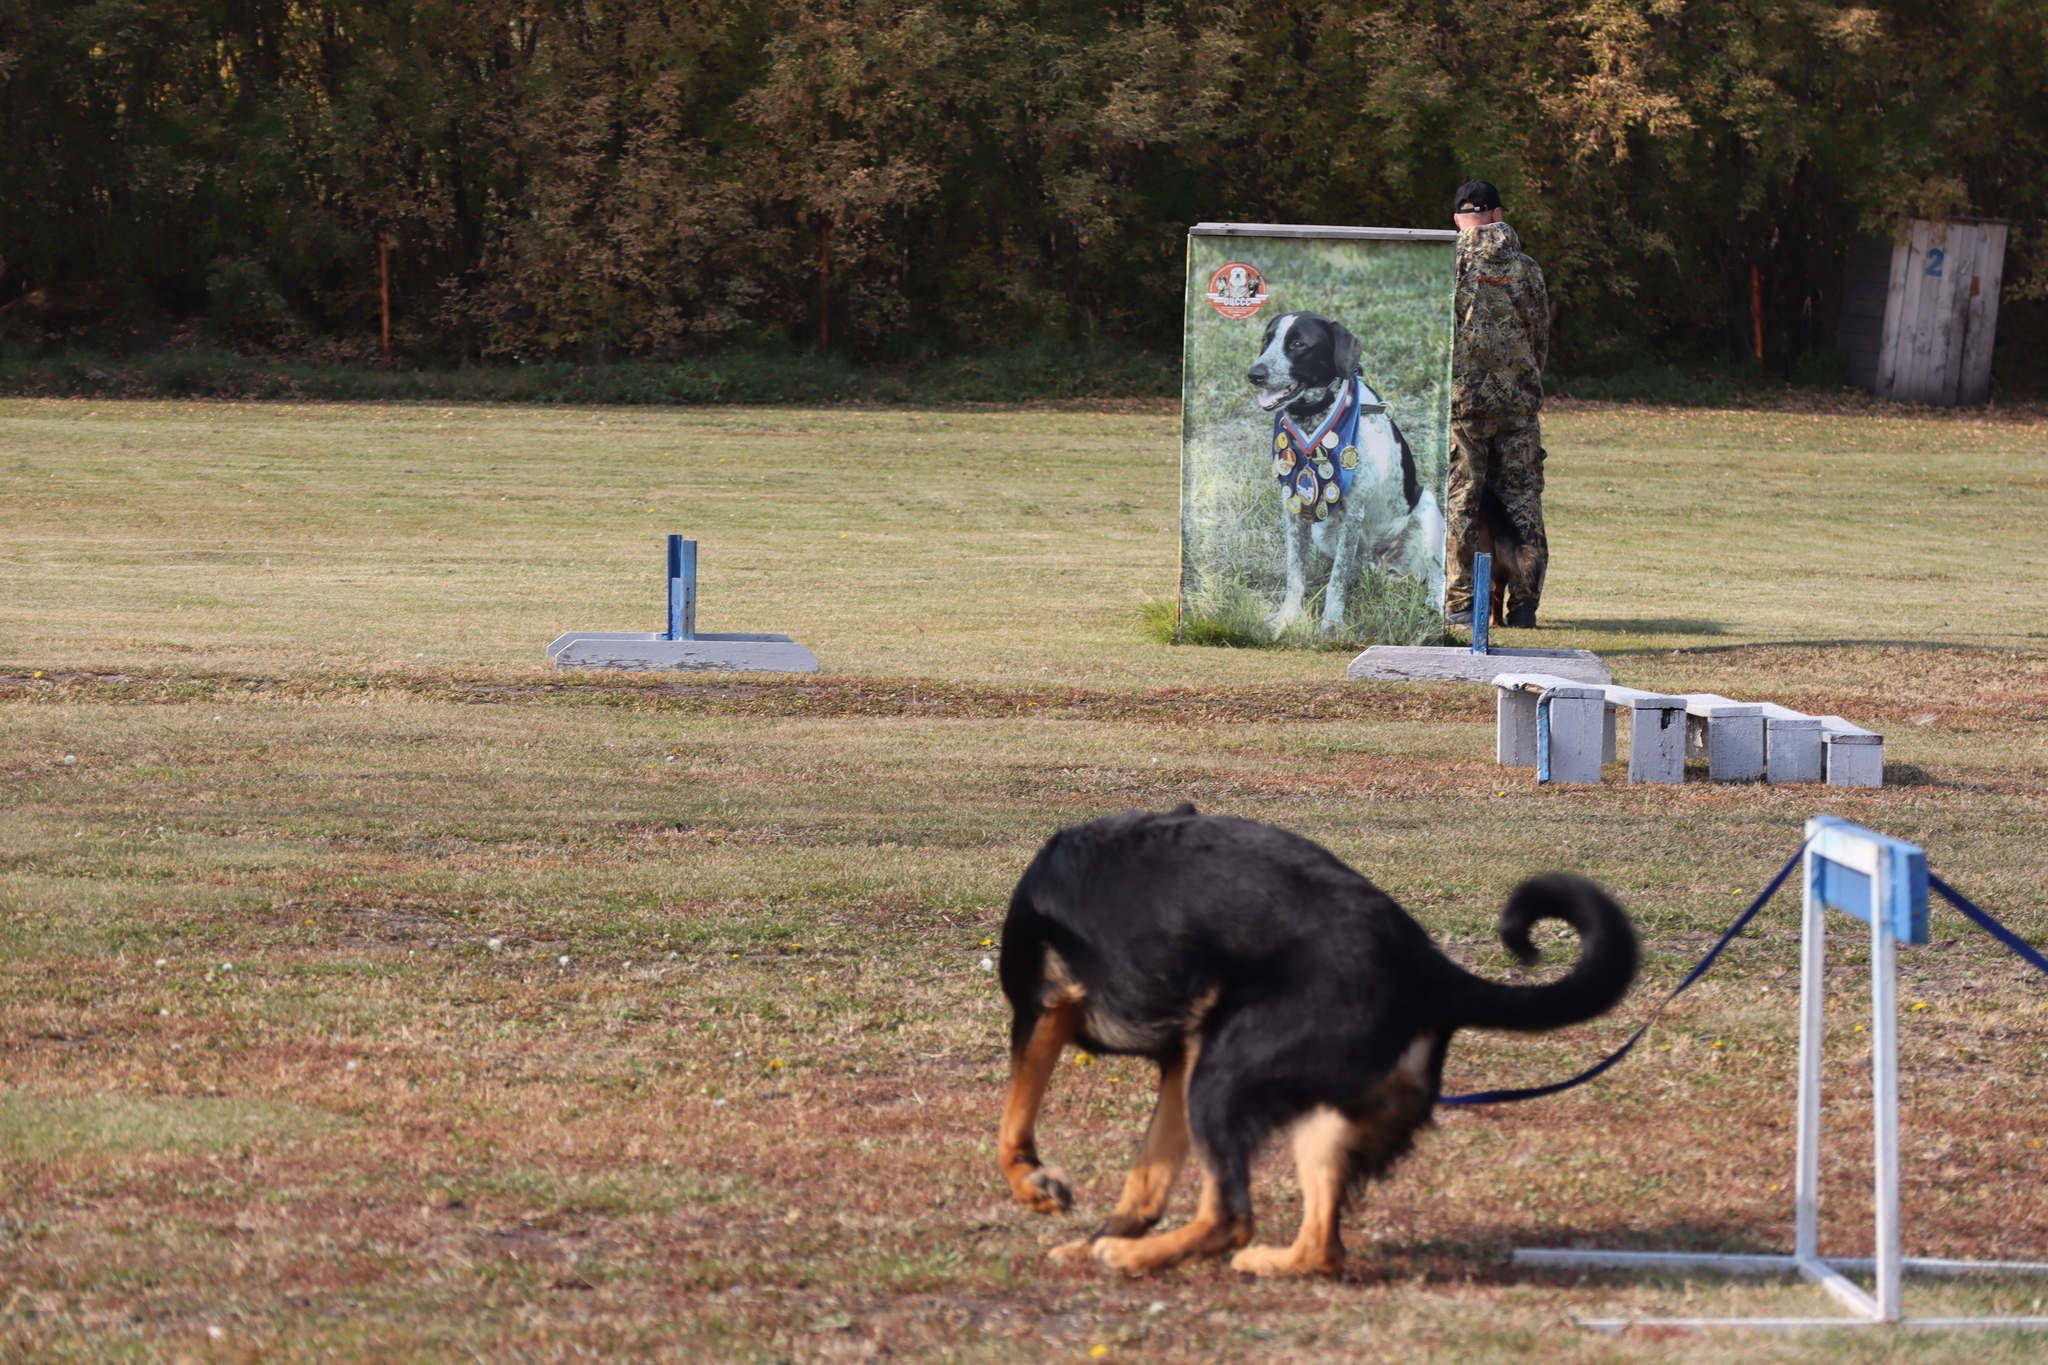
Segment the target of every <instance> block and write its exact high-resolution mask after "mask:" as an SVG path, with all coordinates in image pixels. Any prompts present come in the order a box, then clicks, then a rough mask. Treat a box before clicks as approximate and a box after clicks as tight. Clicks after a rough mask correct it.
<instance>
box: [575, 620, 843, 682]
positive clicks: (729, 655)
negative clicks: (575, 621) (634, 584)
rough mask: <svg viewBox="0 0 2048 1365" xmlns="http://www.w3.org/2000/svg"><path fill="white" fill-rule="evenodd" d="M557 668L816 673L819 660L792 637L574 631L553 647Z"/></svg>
mask: <svg viewBox="0 0 2048 1365" xmlns="http://www.w3.org/2000/svg"><path fill="white" fill-rule="evenodd" d="M548 658H550V659H552V660H554V663H555V667H556V668H629V669H636V670H640V671H643V672H656V671H665V670H670V669H680V670H683V671H685V672H727V673H816V672H817V671H818V656H817V655H815V654H813V653H811V651H809V650H808V649H805V648H804V647H803V646H802V645H800V644H798V643H797V642H796V641H794V640H792V639H790V638H789V637H788V636H787V635H705V634H699V635H698V636H697V638H696V639H694V640H664V639H663V638H661V636H659V635H656V634H652V633H650V632H647V631H616V630H572V631H570V632H569V633H568V634H566V635H561V636H557V637H556V638H555V640H554V642H553V643H552V644H550V645H549V646H548Z"/></svg>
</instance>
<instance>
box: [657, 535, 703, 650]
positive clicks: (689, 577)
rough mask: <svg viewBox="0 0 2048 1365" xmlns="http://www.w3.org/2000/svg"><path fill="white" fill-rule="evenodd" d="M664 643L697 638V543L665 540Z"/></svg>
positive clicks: (675, 538)
mask: <svg viewBox="0 0 2048 1365" xmlns="http://www.w3.org/2000/svg"><path fill="white" fill-rule="evenodd" d="M662 638H663V639H665V640H694V639H696V638H697V542H696V541H694V540H684V539H683V538H682V537H681V536H674V535H672V536H670V537H669V538H668V634H667V635H665V636H663V637H662Z"/></svg>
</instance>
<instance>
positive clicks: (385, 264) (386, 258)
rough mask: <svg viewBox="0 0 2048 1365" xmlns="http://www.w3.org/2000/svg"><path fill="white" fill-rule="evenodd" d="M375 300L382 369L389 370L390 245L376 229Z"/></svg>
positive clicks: (382, 232) (382, 230)
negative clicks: (378, 308) (381, 335)
mask: <svg viewBox="0 0 2048 1365" xmlns="http://www.w3.org/2000/svg"><path fill="white" fill-rule="evenodd" d="M377 298H378V302H379V303H380V304H381V305H382V306H383V322H384V368H385V369H387V370H388V369H390V368H391V243H390V241H389V240H388V239H387V238H386V237H385V235H384V229H383V228H378V229H377Z"/></svg>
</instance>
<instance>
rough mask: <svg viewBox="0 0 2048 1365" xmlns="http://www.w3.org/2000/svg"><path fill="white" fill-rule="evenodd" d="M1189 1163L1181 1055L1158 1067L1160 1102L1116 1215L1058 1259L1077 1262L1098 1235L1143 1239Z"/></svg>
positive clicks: (1185, 1063) (1185, 1064)
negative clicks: (1184, 1167)
mask: <svg viewBox="0 0 2048 1365" xmlns="http://www.w3.org/2000/svg"><path fill="white" fill-rule="evenodd" d="M1187 1159H1188V1056H1187V1054H1186V1053H1182V1054H1181V1055H1180V1056H1178V1057H1176V1058H1174V1059H1173V1060H1172V1061H1170V1062H1167V1063H1165V1064H1164V1065H1163V1066H1161V1067H1160V1068H1159V1102H1158V1103H1157V1104H1156V1105H1154V1106H1153V1108H1152V1124H1151V1126H1150V1127H1149V1128H1147V1129H1146V1130H1145V1145H1144V1146H1143V1147H1142V1148H1140V1149H1139V1151H1138V1162H1137V1164H1136V1165H1135V1166H1133V1167H1132V1168H1131V1174H1130V1176H1129V1178H1128V1179H1126V1180H1125V1181H1124V1192H1123V1197H1122V1198H1121V1199H1119V1200H1117V1201H1116V1211H1115V1212H1114V1213H1112V1214H1110V1215H1109V1217H1108V1218H1107V1219H1105V1220H1104V1221H1103V1224H1102V1226H1101V1227H1100V1228H1098V1229H1097V1230H1096V1231H1095V1233H1094V1235H1093V1236H1089V1237H1084V1238H1082V1239H1081V1240H1080V1241H1078V1242H1068V1243H1067V1244H1066V1245H1065V1246H1060V1247H1055V1248H1054V1249H1053V1252H1052V1255H1053V1256H1054V1257H1055V1258H1057V1259H1060V1260H1079V1259H1082V1258H1083V1257H1086V1256H1087V1255H1088V1254H1089V1252H1090V1251H1092V1250H1093V1249H1094V1246H1095V1242H1096V1239H1097V1238H1100V1237H1142V1236H1144V1235H1145V1234H1146V1233H1147V1232H1150V1231H1151V1230H1152V1226H1153V1224H1155V1223H1157V1222H1158V1221H1159V1219H1160V1216H1161V1215H1162V1214H1164V1213H1165V1212H1166V1200H1167V1197H1168V1196H1169V1195H1171V1194H1172V1193H1173V1182H1174V1181H1175V1180H1177V1179H1179V1178H1180V1168H1181V1166H1182V1165H1183V1164H1185V1163H1186V1161H1187Z"/></svg>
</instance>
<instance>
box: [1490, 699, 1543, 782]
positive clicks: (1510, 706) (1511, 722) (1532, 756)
mask: <svg viewBox="0 0 2048 1365" xmlns="http://www.w3.org/2000/svg"><path fill="white" fill-rule="evenodd" d="M1493 759H1494V762H1496V763H1498V764H1500V766H1501V767H1503V768H1533V767H1535V766H1536V693H1534V692H1529V691H1524V690H1523V689H1521V688H1517V687H1502V688H1496V689H1495V691H1494V727H1493Z"/></svg>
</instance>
